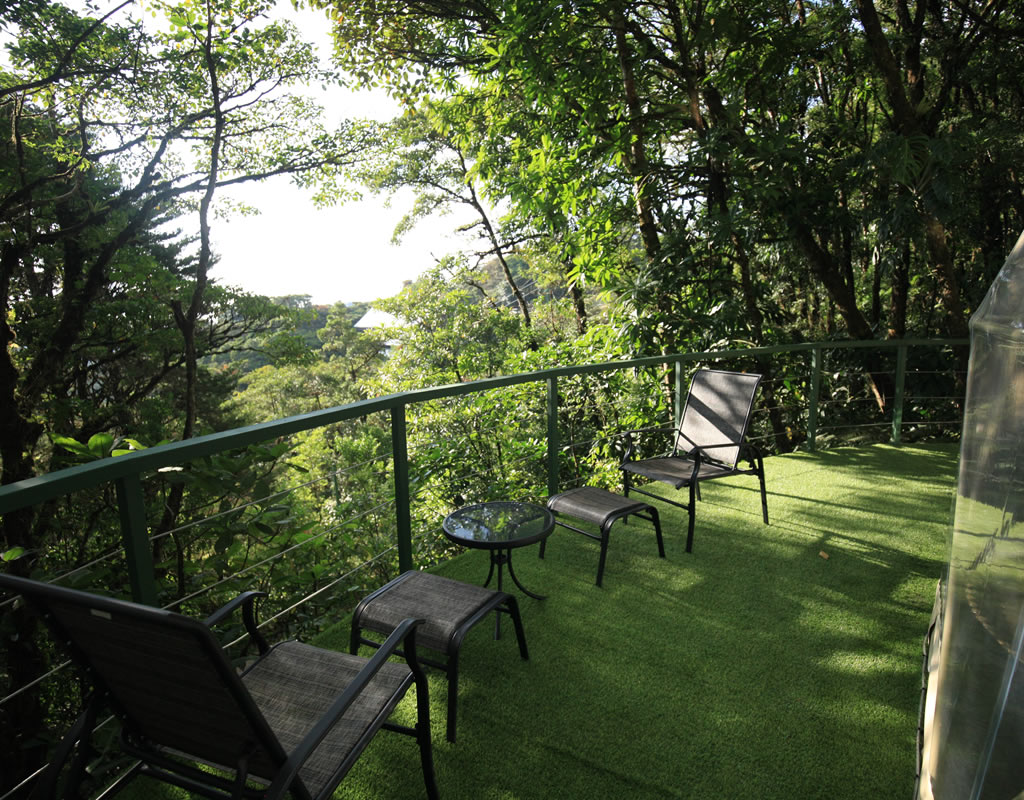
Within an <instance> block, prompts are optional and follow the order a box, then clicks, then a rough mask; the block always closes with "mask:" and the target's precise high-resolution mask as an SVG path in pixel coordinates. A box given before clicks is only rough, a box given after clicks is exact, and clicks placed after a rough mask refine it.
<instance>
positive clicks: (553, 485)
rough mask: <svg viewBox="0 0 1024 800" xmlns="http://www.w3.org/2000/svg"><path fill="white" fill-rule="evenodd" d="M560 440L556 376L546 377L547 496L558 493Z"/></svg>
mask: <svg viewBox="0 0 1024 800" xmlns="http://www.w3.org/2000/svg"><path fill="white" fill-rule="evenodd" d="M561 449H562V442H561V440H560V439H559V436H558V378H556V377H554V376H552V377H550V378H548V497H554V496H555V495H556V494H558V479H559V463H558V461H559V459H558V451H559V450H561Z"/></svg>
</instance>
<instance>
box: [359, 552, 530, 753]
mask: <svg viewBox="0 0 1024 800" xmlns="http://www.w3.org/2000/svg"><path fill="white" fill-rule="evenodd" d="M492 611H494V612H495V613H499V614H501V613H506V614H508V615H509V616H511V617H512V624H513V625H514V626H515V629H516V639H517V641H518V642H519V655H520V656H521V657H522V658H523V660H524V661H525V660H528V659H529V657H530V656H529V653H528V652H527V649H526V633H525V632H524V630H523V621H522V618H521V617H520V615H519V604H518V603H517V602H516V599H515V598H514V597H513V596H512V595H510V594H508V593H507V592H496V591H494V590H493V589H487V588H485V587H483V586H474V585H473V584H470V583H463V582H462V581H456V580H453V579H451V578H445V577H442V576H441V575H434V574H433V573H430V572H417V571H415V570H410V571H409V572H403V573H402V574H401V575H399V576H398V577H397V578H395V579H394V580H393V581H390V582H389V583H386V584H385V585H384V586H381V587H380V588H379V589H377V590H376V591H375V592H372V593H371V594H368V595H367V596H366V597H364V598H363V599H362V600H360V601H359V605H357V606H356V608H355V611H353V612H352V634H351V639H350V643H349V651H350V652H352V653H355V652H357V651H358V649H359V645H361V644H366V645H370V646H371V647H380V646H381V644H380V642H379V641H376V640H374V639H370V638H367V637H366V636H364V635H363V631H364V630H367V631H372V632H374V633H377V634H381V635H382V636H387V635H388V634H390V633H391V631H393V630H394V628H395V626H396V625H397V624H399V622H401V620H402V619H404V618H405V617H406V616H407V615H408V614H415V615H416V616H417V617H421V618H423V620H424V622H423V625H422V627H421V628H420V630H419V633H418V634H417V636H418V639H417V641H418V642H419V643H420V644H421V645H422V646H423V647H424V648H427V649H430V650H433V651H436V652H439V653H441V654H442V655H443V656H444V658H445V660H444V661H439V660H435V659H432V658H429V657H426V656H422V655H421V656H420V659H419V660H420V662H421V663H423V664H428V665H429V666H432V667H436V668H437V669H441V670H444V672H445V673H446V674H447V676H448V730H447V737H448V741H449V742H454V741H455V721H456V711H457V705H458V698H459V650H460V648H461V647H462V640H463V638H464V637H465V636H466V634H467V633H468V632H469V629H470V628H472V627H473V626H474V625H476V624H477V623H478V622H481V621H482V620H483V619H485V618H486V617H487V616H488V614H490V613H491V612H492Z"/></svg>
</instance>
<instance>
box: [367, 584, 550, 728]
mask: <svg viewBox="0 0 1024 800" xmlns="http://www.w3.org/2000/svg"><path fill="white" fill-rule="evenodd" d="M415 574H417V573H416V572H415V571H414V570H413V571H409V572H403V573H402V574H401V575H399V576H398V577H397V578H395V579H394V580H392V581H389V582H388V583H386V584H384V585H383V586H381V587H380V588H379V589H377V590H375V591H373V592H371V593H370V594H368V595H366V597H364V598H363V599H362V600H360V601H359V604H358V605H357V606H356V607H355V610H354V611H353V612H352V630H351V634H350V638H349V652H350V653H352V654H355V653H357V652H358V650H359V645H361V644H365V645H369V646H370V647H375V648H376V647H381V643H380V642H379V641H376V640H374V639H370V638H367V637H366V636H364V635H363V633H362V631H363V629H364V623H363V617H364V616H365V614H366V612H367V609H368V608H369V607H370V605H371V604H372V602H373V601H374V600H377V599H378V598H380V597H381V596H383V595H385V594H386V593H387V592H389V591H390V590H391V589H393V588H394V587H396V586H398V585H399V584H401V583H402V582H403V581H406V580H408V579H409V578H410V576H412V575H415ZM492 611H493V612H495V613H496V614H502V613H504V614H508V615H509V616H510V617H512V623H513V625H514V626H515V629H516V641H517V642H518V644H519V655H520V657H522V659H523V660H524V661H528V660H529V658H530V654H529V651H528V650H527V647H526V632H525V630H524V629H523V620H522V617H521V616H520V614H519V603H518V602H517V601H516V598H515V597H513V596H512V595H510V594H509V593H508V592H498V591H495V592H493V594H492V596H491V598H490V599H489V600H488V601H486V602H485V603H483V604H481V605H478V606H475V607H474V608H472V609H467V616H466V618H465V619H464V620H463V621H462V622H461V623H460V624H459V625H458V626H457V627H456V628H455V630H454V631H453V632H452V634H451V636H450V637H449V639H448V642H447V646H446V648H445V649H444V650H443V651H442V650H434V648H433V647H431V646H430V645H429V644H426V643H425V642H421V644H420V649H421V652H420V654H419V656H418V661H419V663H420V664H426V665H427V666H430V667H434V668H435V669H439V670H441V671H443V672H444V673H445V675H446V676H447V678H448V722H447V729H446V736H447V739H448V741H449V742H455V737H456V721H457V712H458V698H459V653H460V650H461V648H462V640H463V639H464V638H465V637H466V634H467V633H468V632H469V631H470V629H471V628H472V627H473V626H474V625H476V624H477V623H478V622H481V621H482V620H483V619H485V618H486V617H487V615H488V614H490V613H491V612H492ZM418 613H421V612H418ZM422 613H423V618H424V621H425V622H429V620H430V615H429V612H428V611H426V610H424V611H423V612H422ZM423 649H429V650H434V651H435V652H442V653H443V654H444V655H445V657H446V660H445V661H439V660H437V659H433V658H430V657H428V656H424V655H423V654H422V650H423ZM398 653H399V654H401V650H399V651H398Z"/></svg>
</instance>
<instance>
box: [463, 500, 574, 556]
mask: <svg viewBox="0 0 1024 800" xmlns="http://www.w3.org/2000/svg"><path fill="white" fill-rule="evenodd" d="M554 525H555V518H554V517H553V516H552V515H551V512H550V511H548V510H547V509H546V508H544V507H542V506H536V505H533V504H532V503H513V502H497V503H479V504H477V505H473V506H466V507H464V508H460V509H459V510H458V511H453V512H452V513H451V514H449V515H448V516H447V517H445V520H444V523H443V527H444V532H445V533H446V534H447V535H448V537H449V538H451V539H455V540H457V541H459V542H461V543H463V544H465V545H467V546H469V547H474V546H475V547H508V546H512V547H516V546H518V545H525V544H529V543H531V542H535V541H538V540H540V539H543V538H544V537H545V536H546V535H547V534H549V533H550V532H551V529H552V528H553V527H554Z"/></svg>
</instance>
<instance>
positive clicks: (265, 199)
mask: <svg viewBox="0 0 1024 800" xmlns="http://www.w3.org/2000/svg"><path fill="white" fill-rule="evenodd" d="M279 7H280V9H281V15H282V16H284V17H287V18H289V19H291V20H292V21H293V22H295V23H296V24H297V25H298V26H299V29H300V30H301V31H302V33H303V36H304V37H305V38H306V39H308V40H310V41H312V42H314V43H315V44H316V45H317V47H318V49H319V51H320V56H321V59H324V60H326V59H327V58H328V57H329V55H330V41H329V31H328V25H327V21H326V19H325V18H324V16H323V15H322V14H315V13H313V12H310V11H302V12H297V11H295V10H294V9H293V7H292V5H291V3H290V2H287V0H286V1H285V2H279ZM314 96H315V97H317V98H318V99H319V100H320V102H321V103H322V104H323V105H324V106H325V108H326V109H327V113H328V122H329V124H333V123H334V122H336V121H338V120H340V119H343V118H345V117H366V118H372V119H377V120H387V119H391V118H393V117H394V116H396V115H397V113H398V110H397V109H398V107H397V105H396V104H395V103H393V102H392V101H391V100H390V99H389V98H388V97H387V95H386V94H385V93H384V92H382V91H374V92H359V93H355V92H350V91H346V90H344V89H341V88H340V87H334V88H333V89H331V90H329V92H328V93H327V94H322V93H320V91H319V87H318V89H317V91H316V92H315V93H314ZM232 196H233V197H235V198H237V199H240V200H244V201H245V202H246V203H247V204H248V205H251V206H255V207H256V208H258V209H260V211H261V213H260V214H259V215H258V216H247V217H242V216H238V215H232V217H231V218H230V219H217V220H216V221H215V223H214V226H213V230H212V231H211V235H212V238H213V246H214V249H215V252H216V253H217V254H218V255H219V257H220V261H219V263H218V264H217V266H216V267H215V268H214V269H213V270H212V271H211V277H213V278H214V279H215V280H216V281H217V282H218V283H219V284H222V285H228V286H235V287H238V288H241V289H244V290H246V291H249V292H252V293H255V294H262V295H267V296H269V297H279V296H283V295H310V296H311V298H312V301H313V303H314V304H332V303H335V302H338V301H343V302H348V303H351V302H356V301H372V300H376V299H378V298H381V297H390V296H391V295H394V294H396V293H397V292H398V291H399V290H400V289H401V288H402V282H403V281H405V280H412V279H414V278H416V277H417V276H418V275H419V274H421V273H422V272H423V271H425V270H426V269H428V268H429V267H430V266H432V265H433V264H434V263H435V261H436V260H437V259H439V258H441V257H442V256H444V255H447V254H449V253H451V252H454V251H455V250H457V249H458V246H457V242H456V241H455V238H454V236H452V235H451V232H452V231H453V230H454V229H455V228H456V227H457V225H458V223H459V220H458V218H456V217H453V216H446V217H439V218H437V219H432V220H424V221H423V222H420V223H419V224H418V225H417V226H416V227H415V228H414V229H413V230H412V231H410V232H409V233H407V234H406V235H405V236H404V237H403V239H402V244H401V245H400V246H396V245H393V244H392V243H391V235H392V232H393V231H394V228H395V225H396V224H397V223H398V221H399V220H400V219H401V218H402V216H403V214H405V212H406V211H408V210H409V209H410V208H411V207H412V195H411V194H408V195H405V196H399V197H396V198H395V199H394V200H393V202H392V206H391V207H390V208H388V207H386V206H385V202H386V198H384V197H374V196H373V195H370V194H367V197H366V198H365V199H363V200H362V201H359V202H351V203H346V204H344V205H340V206H335V207H333V208H328V209H317V208H316V207H315V206H314V205H313V202H312V200H311V199H310V194H309V193H308V192H306V191H303V190H301V189H298V188H297V187H295V186H294V185H293V184H291V182H290V181H289V179H288V178H277V179H273V180H270V181H266V182H264V183H262V184H249V185H247V186H244V187H240V190H239V191H236V192H234V193H233V194H232Z"/></svg>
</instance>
